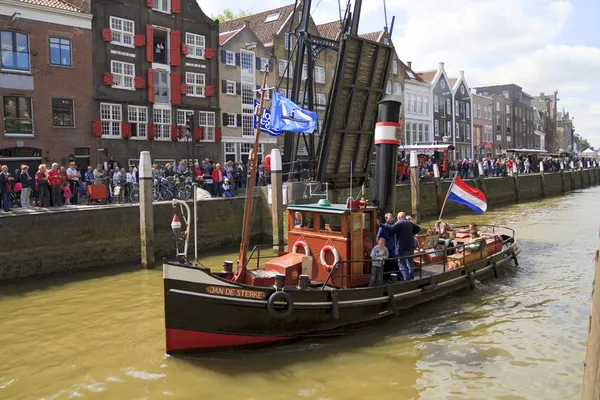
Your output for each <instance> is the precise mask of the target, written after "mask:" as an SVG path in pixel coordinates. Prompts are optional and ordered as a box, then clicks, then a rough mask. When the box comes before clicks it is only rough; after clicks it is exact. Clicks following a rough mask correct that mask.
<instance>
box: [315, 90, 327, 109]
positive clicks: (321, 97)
mask: <svg viewBox="0 0 600 400" xmlns="http://www.w3.org/2000/svg"><path fill="white" fill-rule="evenodd" d="M315 106H317V107H326V106H327V95H326V94H325V93H316V94H315Z"/></svg>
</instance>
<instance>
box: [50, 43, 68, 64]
mask: <svg viewBox="0 0 600 400" xmlns="http://www.w3.org/2000/svg"><path fill="white" fill-rule="evenodd" d="M50 64H52V65H64V66H66V67H70V66H71V41H70V40H69V39H62V38H56V37H51V38H50Z"/></svg>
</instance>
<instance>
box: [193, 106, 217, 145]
mask: <svg viewBox="0 0 600 400" xmlns="http://www.w3.org/2000/svg"><path fill="white" fill-rule="evenodd" d="M211 119H212V121H211ZM211 122H212V124H211ZM215 125H216V116H215V113H214V112H212V111H199V112H198V124H197V126H200V127H203V128H204V137H203V138H202V142H214V141H215Z"/></svg>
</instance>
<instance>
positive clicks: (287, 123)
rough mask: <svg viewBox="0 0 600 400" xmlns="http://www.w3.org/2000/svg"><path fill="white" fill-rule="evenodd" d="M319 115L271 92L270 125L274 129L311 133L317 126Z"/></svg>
mask: <svg viewBox="0 0 600 400" xmlns="http://www.w3.org/2000/svg"><path fill="white" fill-rule="evenodd" d="M318 120H319V116H318V115H317V113H316V112H314V111H309V110H304V109H302V108H300V107H299V106H298V105H297V104H295V103H294V102H292V101H291V100H290V99H288V98H286V97H284V96H282V95H280V94H279V93H278V92H274V93H273V104H272V105H271V126H272V127H273V128H274V129H276V130H281V131H287V132H297V133H313V132H314V131H315V129H316V128H317V121H318Z"/></svg>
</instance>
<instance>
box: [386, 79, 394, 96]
mask: <svg viewBox="0 0 600 400" xmlns="http://www.w3.org/2000/svg"><path fill="white" fill-rule="evenodd" d="M385 94H392V82H390V81H387V85H385Z"/></svg>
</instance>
